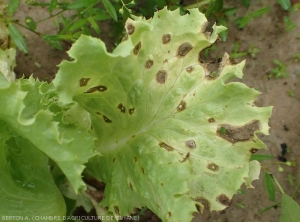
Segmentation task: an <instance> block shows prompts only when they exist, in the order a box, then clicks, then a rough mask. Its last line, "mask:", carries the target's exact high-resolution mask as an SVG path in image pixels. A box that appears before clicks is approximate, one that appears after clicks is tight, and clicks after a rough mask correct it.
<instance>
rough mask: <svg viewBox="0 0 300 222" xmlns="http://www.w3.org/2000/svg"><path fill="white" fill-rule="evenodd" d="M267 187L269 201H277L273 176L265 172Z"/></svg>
mask: <svg viewBox="0 0 300 222" xmlns="http://www.w3.org/2000/svg"><path fill="white" fill-rule="evenodd" d="M265 186H266V189H267V192H268V196H269V200H271V201H275V186H274V181H273V178H272V176H271V174H269V173H267V172H265Z"/></svg>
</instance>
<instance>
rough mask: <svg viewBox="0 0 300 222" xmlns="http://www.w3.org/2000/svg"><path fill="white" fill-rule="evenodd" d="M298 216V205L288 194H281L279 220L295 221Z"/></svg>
mask: <svg viewBox="0 0 300 222" xmlns="http://www.w3.org/2000/svg"><path fill="white" fill-rule="evenodd" d="M299 218H300V206H299V204H298V203H297V202H296V201H295V200H293V199H292V198H291V197H290V196H288V195H286V194H283V195H282V199H281V215H280V222H297V221H299Z"/></svg>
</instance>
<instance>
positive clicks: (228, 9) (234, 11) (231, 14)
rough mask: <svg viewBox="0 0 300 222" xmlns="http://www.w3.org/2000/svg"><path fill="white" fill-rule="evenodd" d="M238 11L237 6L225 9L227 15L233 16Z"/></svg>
mask: <svg viewBox="0 0 300 222" xmlns="http://www.w3.org/2000/svg"><path fill="white" fill-rule="evenodd" d="M236 11H237V8H226V9H224V10H223V12H224V13H225V15H226V16H227V17H230V16H233V15H234V14H235V13H236Z"/></svg>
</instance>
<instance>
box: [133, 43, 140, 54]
mask: <svg viewBox="0 0 300 222" xmlns="http://www.w3.org/2000/svg"><path fill="white" fill-rule="evenodd" d="M141 47H142V44H141V42H139V43H138V44H137V45H136V46H135V47H134V49H133V54H134V55H137V54H138V53H139V51H140V49H141Z"/></svg>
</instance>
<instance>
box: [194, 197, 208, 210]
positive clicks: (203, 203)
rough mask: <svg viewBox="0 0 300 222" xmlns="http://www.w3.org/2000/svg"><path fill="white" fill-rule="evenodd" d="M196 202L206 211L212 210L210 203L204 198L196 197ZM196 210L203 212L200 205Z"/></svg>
mask: <svg viewBox="0 0 300 222" xmlns="http://www.w3.org/2000/svg"><path fill="white" fill-rule="evenodd" d="M194 200H195V201H197V202H199V203H201V204H202V205H203V207H204V210H209V209H210V203H209V201H208V200H207V199H205V198H204V197H196V198H195V199H194ZM196 208H197V210H198V211H199V212H200V213H201V212H202V207H201V208H200V206H199V205H198V204H196Z"/></svg>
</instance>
